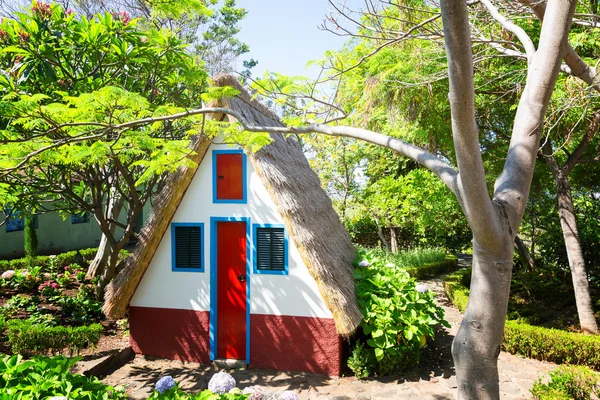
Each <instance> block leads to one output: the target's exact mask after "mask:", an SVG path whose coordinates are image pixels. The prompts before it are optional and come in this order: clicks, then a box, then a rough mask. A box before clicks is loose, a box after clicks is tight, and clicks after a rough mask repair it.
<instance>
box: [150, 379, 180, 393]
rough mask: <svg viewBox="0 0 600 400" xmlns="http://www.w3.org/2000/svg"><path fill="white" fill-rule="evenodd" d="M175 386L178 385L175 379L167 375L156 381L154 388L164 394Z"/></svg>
mask: <svg viewBox="0 0 600 400" xmlns="http://www.w3.org/2000/svg"><path fill="white" fill-rule="evenodd" d="M175 386H177V382H175V379H173V378H171V377H170V376H168V375H167V376H163V377H162V378H160V379H159V380H158V382H156V386H155V387H154V388H155V389H156V391H157V392H158V393H160V394H163V393H164V392H166V391H167V390H171V389H173V388H174V387H175Z"/></svg>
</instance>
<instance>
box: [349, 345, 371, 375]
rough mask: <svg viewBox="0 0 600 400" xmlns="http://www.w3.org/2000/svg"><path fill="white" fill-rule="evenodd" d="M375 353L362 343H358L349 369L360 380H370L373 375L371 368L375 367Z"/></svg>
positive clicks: (350, 358) (350, 360)
mask: <svg viewBox="0 0 600 400" xmlns="http://www.w3.org/2000/svg"><path fill="white" fill-rule="evenodd" d="M374 364H375V362H374V360H373V352H372V351H370V350H369V349H366V348H365V347H364V345H363V344H362V342H361V341H360V340H359V341H357V342H356V345H355V346H354V349H353V350H352V355H351V356H350V357H349V358H348V367H349V368H350V369H351V370H352V372H353V373H354V376H356V377H357V378H358V379H363V378H368V377H369V376H371V375H372V374H373V371H372V370H371V366H372V365H374Z"/></svg>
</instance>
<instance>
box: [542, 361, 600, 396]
mask: <svg viewBox="0 0 600 400" xmlns="http://www.w3.org/2000/svg"><path fill="white" fill-rule="evenodd" d="M599 384H600V375H599V374H598V373H596V372H594V371H592V370H591V369H589V368H586V367H578V366H573V365H561V366H559V367H558V368H556V369H555V370H554V371H552V372H550V382H548V383H543V380H542V379H541V378H540V379H538V380H537V381H536V382H535V383H534V384H533V388H532V389H531V394H533V396H534V397H535V398H536V399H539V400H569V399H573V400H588V399H589V398H590V395H591V394H594V395H595V396H596V397H598V395H600V385H599Z"/></svg>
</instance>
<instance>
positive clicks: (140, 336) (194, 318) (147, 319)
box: [129, 307, 210, 364]
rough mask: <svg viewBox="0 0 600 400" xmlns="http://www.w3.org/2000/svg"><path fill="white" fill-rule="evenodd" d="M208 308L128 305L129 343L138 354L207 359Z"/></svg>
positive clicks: (184, 358) (200, 360)
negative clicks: (197, 309)
mask: <svg viewBox="0 0 600 400" xmlns="http://www.w3.org/2000/svg"><path fill="white" fill-rule="evenodd" d="M209 321H210V313H209V312H208V311H192V310H178V309H173V308H150V307H129V330H130V333H131V336H130V339H129V340H130V342H131V347H132V348H133V350H134V351H135V352H136V353H138V354H144V355H148V356H154V357H160V358H168V359H171V360H183V361H193V362H197V363H203V364H207V363H209V362H210V342H209V326H210V324H209Z"/></svg>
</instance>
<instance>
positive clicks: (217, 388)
mask: <svg viewBox="0 0 600 400" xmlns="http://www.w3.org/2000/svg"><path fill="white" fill-rule="evenodd" d="M234 387H235V379H234V378H233V376H231V375H229V374H228V373H227V372H223V371H221V372H217V373H216V374H214V375H213V376H212V378H210V381H209V382H208V390H210V391H211V392H213V393H215V394H224V393H227V392H229V391H230V390H231V389H233V388H234Z"/></svg>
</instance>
